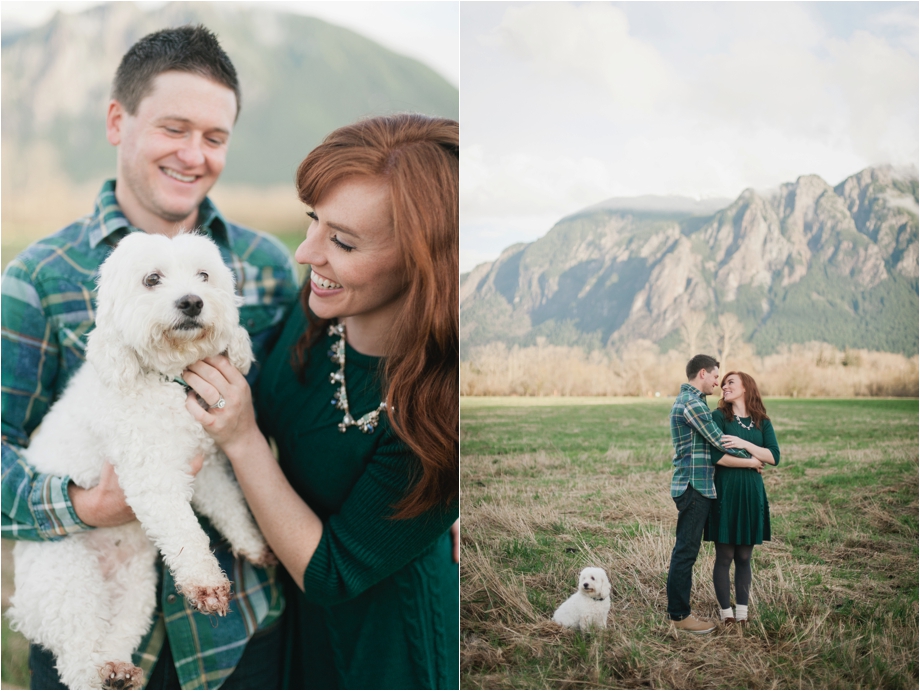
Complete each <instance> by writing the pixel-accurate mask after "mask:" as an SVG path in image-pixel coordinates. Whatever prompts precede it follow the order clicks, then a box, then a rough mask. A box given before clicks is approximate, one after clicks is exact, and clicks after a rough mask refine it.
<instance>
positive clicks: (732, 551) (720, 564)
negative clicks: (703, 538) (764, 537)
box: [712, 542, 754, 609]
mask: <svg viewBox="0 0 920 691" xmlns="http://www.w3.org/2000/svg"><path fill="white" fill-rule="evenodd" d="M753 552H754V545H727V544H724V543H722V542H717V543H716V563H715V566H713V567H712V583H713V585H714V586H715V588H716V599H717V600H718V601H719V607H721V608H722V609H728V608H729V607H731V606H732V598H731V581H730V580H729V577H728V569H729V567H730V566H731V565H732V561H734V562H735V604H738V605H747V603H748V598H749V597H750V595H751V554H752V553H753Z"/></svg>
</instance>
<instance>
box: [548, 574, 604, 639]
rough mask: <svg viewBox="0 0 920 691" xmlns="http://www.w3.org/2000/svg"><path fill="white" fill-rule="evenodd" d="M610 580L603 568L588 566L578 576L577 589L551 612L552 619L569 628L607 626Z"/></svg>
mask: <svg viewBox="0 0 920 691" xmlns="http://www.w3.org/2000/svg"><path fill="white" fill-rule="evenodd" d="M609 612H610V580H609V579H608V578H607V572H606V571H604V570H603V569H601V568H599V567H596V566H590V567H588V568H587V569H584V570H583V571H582V572H581V574H579V576H578V590H576V591H575V592H574V593H573V594H572V596H571V597H570V598H569V599H568V600H566V601H565V602H563V603H562V604H561V605H560V606H559V609H557V610H556V612H555V614H553V621H554V622H556V623H557V624H562V625H563V626H565V627H566V628H569V629H578V630H580V631H587V630H588V629H591V628H600V629H606V628H607V614H608V613H609Z"/></svg>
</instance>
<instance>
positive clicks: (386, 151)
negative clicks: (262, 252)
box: [295, 114, 460, 518]
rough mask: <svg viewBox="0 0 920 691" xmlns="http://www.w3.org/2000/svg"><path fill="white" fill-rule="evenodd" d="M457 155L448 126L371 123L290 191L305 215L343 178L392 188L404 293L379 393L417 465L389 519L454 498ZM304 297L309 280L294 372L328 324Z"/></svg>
mask: <svg viewBox="0 0 920 691" xmlns="http://www.w3.org/2000/svg"><path fill="white" fill-rule="evenodd" d="M459 147H460V128H459V125H458V124H457V123H456V122H454V121H453V120H446V119H443V118H432V117H427V116H424V115H417V114H402V115H392V116H385V117H375V118H369V119H367V120H362V121H359V122H357V123H355V124H353V125H349V126H347V127H342V128H340V129H338V130H336V131H335V132H333V133H332V134H330V135H329V136H328V137H326V139H325V140H324V141H323V143H322V144H320V145H319V146H318V147H317V148H315V149H314V150H313V151H311V152H310V154H309V155H308V156H307V157H306V158H305V159H304V161H303V162H302V163H301V164H300V167H299V168H298V170H297V192H298V194H299V195H300V199H301V200H302V201H303V202H304V203H305V204H307V205H309V206H314V205H315V204H316V203H317V202H319V201H320V200H322V198H323V195H324V194H325V193H326V192H327V191H328V190H329V189H331V188H332V186H334V185H336V184H337V183H339V182H341V181H342V180H344V179H346V178H349V177H370V178H376V179H380V180H383V181H384V182H386V183H387V185H388V187H389V191H390V204H391V211H392V220H393V229H394V233H395V239H396V245H397V247H398V249H399V250H400V254H401V256H402V260H403V266H404V268H405V271H406V280H407V284H406V289H405V298H404V300H403V305H402V309H401V311H400V314H399V315H398V316H397V318H396V319H395V321H394V323H393V325H392V327H391V329H390V333H389V338H388V341H387V343H386V344H385V347H386V360H385V363H386V364H385V366H384V369H383V372H382V382H381V384H382V387H383V390H384V392H385V395H386V402H387V415H388V416H389V420H390V425H391V426H392V427H393V430H394V431H395V432H396V434H397V435H398V436H399V438H400V439H402V440H403V441H404V442H405V443H406V444H407V445H408V446H409V448H410V449H411V450H412V452H413V453H414V454H415V455H416V456H417V457H418V458H419V459H420V460H421V466H420V468H416V469H414V470H410V471H409V472H410V473H412V477H411V480H412V486H411V489H410V490H409V492H408V494H407V495H406V496H405V497H404V498H403V499H402V501H400V502H399V503H398V504H397V505H396V507H395V508H396V509H397V512H396V514H395V515H394V518H411V517H414V516H418V515H420V514H422V513H424V512H426V511H428V510H430V509H432V508H434V507H437V506H445V505H448V504H450V503H452V502H454V501H456V500H457V498H458V493H459V478H458V473H459V420H460V414H459V392H460V379H459V354H460V350H459V343H460V334H459V331H460V325H459V287H458V284H459V279H458V276H459V259H458V255H459V215H458V208H459V200H458V196H459V180H460V175H459V150H460V149H459ZM309 297H310V281H306V282H305V284H304V287H303V290H302V292H301V296H300V299H301V303H302V305H303V309H304V312H305V313H306V314H307V316H308V318H309V319H310V326H309V327H308V329H307V331H306V333H304V334H303V335H302V336H301V337H300V339H299V340H298V342H297V345H296V347H295V361H296V362H298V363H300V367H301V368H302V367H303V363H304V362H305V358H306V353H307V350H308V349H309V348H310V346H311V345H313V344H314V343H315V342H316V341H317V340H319V338H320V337H321V336H322V335H323V333H324V332H325V329H326V326H327V325H328V323H329V322H328V321H327V320H320V319H317V318H316V317H315V316H314V315H312V314H311V313H310V310H309V307H308V301H309Z"/></svg>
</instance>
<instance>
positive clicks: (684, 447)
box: [671, 384, 751, 499]
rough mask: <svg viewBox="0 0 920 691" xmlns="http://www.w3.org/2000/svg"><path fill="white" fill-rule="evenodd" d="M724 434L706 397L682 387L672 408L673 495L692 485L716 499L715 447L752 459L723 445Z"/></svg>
mask: <svg viewBox="0 0 920 691" xmlns="http://www.w3.org/2000/svg"><path fill="white" fill-rule="evenodd" d="M721 439H722V431H721V430H720V429H719V428H718V427H716V425H715V423H714V422H713V421H712V412H711V411H710V410H709V406H708V405H707V404H706V397H705V396H704V395H703V394H702V393H700V390H699V389H697V388H696V387H695V386H691V385H690V384H681V385H680V393H679V394H678V395H677V398H676V399H674V405H673V406H672V408H671V441H672V442H673V443H674V461H673V463H674V475H673V476H672V478H671V496H672V497H679V496H680V495H681V494H683V493H684V492H685V491H686V490H687V485H690V486H691V487H693V489H695V490H696V491H697V492H699V493H700V494H702V495H703V496H704V497H709V498H710V499H715V498H716V486H715V482H714V479H715V468H714V467H713V464H712V447H716V448H717V449H719V450H720V451H723V452H725V453H727V454H731V455H732V456H740V457H741V458H750V457H751V454H749V453H748V452H747V451H742V450H740V449H726V448H725V447H724V446H722V442H721Z"/></svg>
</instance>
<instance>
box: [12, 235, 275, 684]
mask: <svg viewBox="0 0 920 691" xmlns="http://www.w3.org/2000/svg"><path fill="white" fill-rule="evenodd" d="M196 297H197V298H198V299H200V300H201V305H200V312H198V313H197V314H196V313H195V312H196V309H195V306H194V305H196V304H197V300H195V298H196ZM183 300H185V301H186V302H185V304H183V302H182V301H183ZM189 300H191V304H192V305H193V306H192V307H189ZM238 302H239V298H237V297H236V295H235V293H234V289H233V275H232V273H231V272H230V270H229V269H228V268H227V267H226V266H225V265H224V262H223V260H222V259H221V256H220V251H219V250H218V248H217V246H216V245H215V244H214V243H213V242H211V241H210V240H209V239H208V238H206V237H204V236H202V235H196V234H191V233H182V234H179V235H177V236H176V237H175V238H172V239H170V238H168V237H165V236H163V235H148V234H146V233H132V234H130V235H128V236H126V237H125V238H124V239H123V240H122V241H121V242H120V243H119V244H118V246H117V248H116V249H115V250H114V251H113V252H112V254H111V255H110V256H109V258H108V259H107V260H106V261H105V262H104V264H103V265H102V267H101V269H100V276H99V281H98V299H97V303H98V311H97V314H96V328H95V330H94V331H93V332H92V333H91V334H90V335H89V341H88V346H87V350H86V360H87V362H86V364H85V365H84V366H83V367H81V368H80V369H79V370H78V371H77V373H76V374H75V375H74V377H73V379H72V380H71V382H70V383H69V384H68V386H67V389H66V390H65V392H64V394H63V396H62V397H61V398H60V400H58V401H57V403H55V404H54V406H53V407H52V408H51V410H50V411H49V412H48V414H47V415H46V416H45V418H44V420H43V422H42V425H41V428H40V429H39V431H38V432H37V433H36V435H35V436H34V437H33V439H32V440H31V442H30V444H29V447H28V448H27V449H26V450H25V451H24V454H25V457H26V460H27V461H28V462H29V463H30V464H31V465H32V466H34V467H35V468H36V469H37V470H38V471H39V472H43V473H52V474H55V475H61V476H67V475H69V476H70V478H71V479H72V480H73V481H74V482H75V483H76V484H77V485H79V486H81V487H87V488H89V487H93V486H94V485H96V484H97V483H98V482H99V478H100V473H101V469H102V465H103V462H104V461H105V460H108V461H109V462H111V463H112V465H113V466H114V467H115V470H116V473H117V475H118V481H119V484H120V485H121V487H122V489H123V490H124V492H125V497H126V498H127V501H128V504H130V506H131V508H132V509H134V513H135V514H136V516H137V518H138V521H135V522H132V523H129V524H127V525H123V526H119V527H117V528H100V529H97V530H92V531H87V532H82V533H76V534H73V535H70V536H68V537H66V538H65V539H63V540H60V541H56V542H25V541H23V542H19V543H18V544H17V545H16V548H15V551H14V555H15V564H16V594H15V595H14V596H13V598H12V607H11V609H10V610H9V617H10V619H11V621H12V622H13V624H14V626H15V628H17V629H18V630H19V631H21V632H22V633H23V634H25V636H26V637H27V638H29V639H30V640H31V641H34V642H36V643H39V644H41V645H42V646H44V647H45V648H47V649H49V650H50V651H51V652H53V653H54V655H55V658H56V659H57V668H58V672H59V674H60V676H61V680H62V681H63V682H64V683H65V684H67V685H68V686H69V687H70V688H74V689H87V688H142V685H143V673H142V671H141V670H140V669H139V668H137V667H134V665H133V664H132V663H131V653H132V651H133V650H134V649H135V648H136V647H137V645H138V644H139V643H140V641H141V638H142V637H143V635H144V634H145V633H146V631H147V628H148V627H149V625H150V621H151V615H152V614H153V610H154V606H155V597H156V582H157V574H156V568H155V561H156V553H157V550H158V549H159V551H160V552H161V553H162V555H163V559H164V560H165V562H166V564H167V566H168V567H169V568H170V570H171V571H172V573H173V575H174V577H175V581H176V584H177V586H178V588H179V590H180V591H181V592H182V593H183V594H184V595H185V597H186V598H187V599H188V600H189V602H190V603H191V605H192V606H194V607H196V608H197V609H198V610H199V611H201V612H203V613H206V614H207V613H217V614H225V613H226V612H227V608H228V603H229V599H230V582H229V581H228V580H227V577H226V575H224V573H223V572H222V570H221V568H220V566H219V564H218V562H217V559H216V558H215V557H214V555H213V554H212V553H211V550H210V546H209V542H208V537H207V535H206V534H205V532H204V531H203V530H202V529H201V527H200V525H199V523H198V519H197V518H196V517H195V514H194V512H193V510H192V507H193V506H194V508H195V510H197V511H198V512H199V513H201V514H203V515H205V516H207V517H208V518H209V519H210V521H211V523H212V525H214V527H215V528H217V529H218V530H219V531H220V532H221V533H222V534H223V536H224V537H226V538H227V539H228V540H229V541H230V544H231V546H232V548H233V550H234V552H235V553H236V554H238V555H242V556H244V557H246V558H247V559H249V560H250V561H251V562H253V563H255V564H260V565H263V564H267V563H271V562H272V561H273V556H272V554H271V552H270V550H269V549H268V547H267V545H266V544H265V541H264V539H263V538H262V535H261V534H260V532H259V530H258V528H257V527H256V524H255V522H254V521H253V519H252V516H251V515H250V513H249V510H248V508H247V506H246V503H245V500H244V498H243V494H242V491H241V490H240V487H239V485H238V484H237V482H236V479H235V478H234V477H233V473H232V470H231V469H230V464H229V462H228V461H227V458H226V457H225V456H224V455H223V454H222V453H221V452H220V450H219V449H218V448H217V446H216V444H215V443H214V442H213V440H212V439H211V438H210V437H209V436H208V435H207V433H206V432H205V431H204V429H203V428H202V427H201V425H200V424H199V423H198V422H196V421H195V419H194V418H193V417H192V416H191V414H189V412H188V411H187V410H186V407H185V399H186V392H185V390H184V388H183V387H182V386H181V385H180V384H179V383H176V382H175V381H174V380H175V378H176V377H178V376H179V375H180V373H181V372H182V371H183V369H185V368H186V367H187V366H188V365H190V364H191V363H193V362H195V361H197V360H200V359H202V358H204V357H208V356H214V355H218V354H220V353H226V354H227V356H228V357H229V359H230V361H231V362H232V363H233V365H234V366H235V367H237V368H238V369H239V370H241V371H242V372H244V373H245V372H247V371H248V370H249V366H250V364H251V363H252V359H253V357H252V347H251V345H250V341H249V336H248V334H247V333H246V331H245V329H243V328H242V327H240V326H239V313H238ZM202 452H203V453H204V454H205V464H204V466H203V467H202V469H201V471H200V472H199V473H198V475H197V477H195V478H193V477H192V475H191V474H190V473H189V469H190V461H191V460H192V459H193V458H194V457H195V456H196V455H197V454H199V453H202ZM128 677H130V679H129V678H128Z"/></svg>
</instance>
